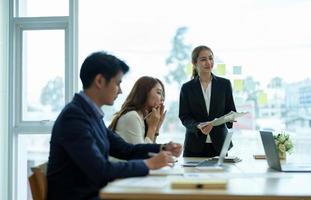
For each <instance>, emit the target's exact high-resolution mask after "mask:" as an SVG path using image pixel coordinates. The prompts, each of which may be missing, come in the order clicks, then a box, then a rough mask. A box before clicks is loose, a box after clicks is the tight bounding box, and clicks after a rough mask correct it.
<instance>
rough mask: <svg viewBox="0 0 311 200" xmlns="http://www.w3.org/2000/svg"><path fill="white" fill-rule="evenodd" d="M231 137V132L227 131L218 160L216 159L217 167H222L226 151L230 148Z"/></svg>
mask: <svg viewBox="0 0 311 200" xmlns="http://www.w3.org/2000/svg"><path fill="white" fill-rule="evenodd" d="M232 135H233V131H231V130H230V131H229V132H228V133H227V136H226V139H225V141H224V144H223V145H222V148H221V151H220V155H219V159H218V165H222V164H223V162H224V159H225V157H226V155H227V152H228V149H229V147H230V142H231V138H232Z"/></svg>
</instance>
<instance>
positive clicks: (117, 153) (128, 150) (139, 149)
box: [107, 129, 161, 160]
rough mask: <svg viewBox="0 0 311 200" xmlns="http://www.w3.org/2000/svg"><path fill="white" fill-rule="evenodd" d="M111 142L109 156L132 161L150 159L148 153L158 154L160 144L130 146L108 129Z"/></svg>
mask: <svg viewBox="0 0 311 200" xmlns="http://www.w3.org/2000/svg"><path fill="white" fill-rule="evenodd" d="M107 131H108V133H107V134H108V137H109V142H110V152H109V154H110V155H111V156H113V157H116V158H119V159H123V160H131V159H145V158H149V156H148V153H149V152H153V153H158V152H159V151H160V146H161V145H160V144H135V145H134V144H130V143H127V142H126V141H124V140H123V139H122V138H121V137H120V136H119V135H118V134H117V133H114V132H113V131H111V130H110V129H107Z"/></svg>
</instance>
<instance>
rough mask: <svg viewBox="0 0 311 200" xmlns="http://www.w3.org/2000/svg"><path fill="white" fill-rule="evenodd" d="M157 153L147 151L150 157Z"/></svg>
mask: <svg viewBox="0 0 311 200" xmlns="http://www.w3.org/2000/svg"><path fill="white" fill-rule="evenodd" d="M157 155H158V154H157V153H153V152H149V153H148V156H150V157H154V156H157Z"/></svg>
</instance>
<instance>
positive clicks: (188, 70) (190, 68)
mask: <svg viewBox="0 0 311 200" xmlns="http://www.w3.org/2000/svg"><path fill="white" fill-rule="evenodd" d="M192 70H193V65H192V64H191V63H188V64H187V65H186V70H185V72H186V74H187V75H191V74H192Z"/></svg>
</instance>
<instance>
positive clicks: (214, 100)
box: [209, 74, 218, 116]
mask: <svg viewBox="0 0 311 200" xmlns="http://www.w3.org/2000/svg"><path fill="white" fill-rule="evenodd" d="M212 76H213V80H212V91H211V102H210V106H209V113H210V115H212V116H213V114H214V107H215V105H217V99H218V98H217V91H218V81H217V77H216V76H214V75H213V74H212Z"/></svg>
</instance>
